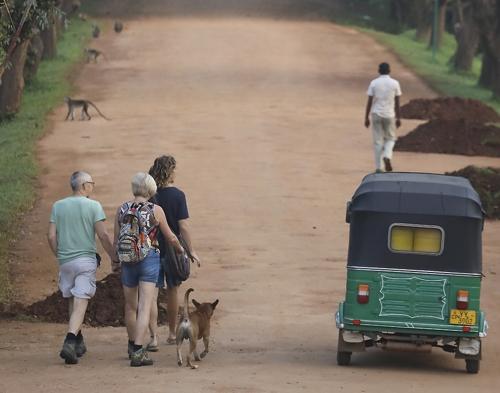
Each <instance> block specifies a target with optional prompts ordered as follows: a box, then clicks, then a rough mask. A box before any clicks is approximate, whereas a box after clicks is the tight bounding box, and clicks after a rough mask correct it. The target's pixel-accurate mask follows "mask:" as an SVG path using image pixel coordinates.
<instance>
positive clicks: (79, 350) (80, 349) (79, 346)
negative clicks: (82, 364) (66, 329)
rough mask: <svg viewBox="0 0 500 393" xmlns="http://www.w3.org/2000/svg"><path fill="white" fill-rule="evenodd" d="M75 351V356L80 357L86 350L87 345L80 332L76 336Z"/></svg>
mask: <svg viewBox="0 0 500 393" xmlns="http://www.w3.org/2000/svg"><path fill="white" fill-rule="evenodd" d="M75 352H76V356H77V357H79V358H81V357H82V356H83V355H84V354H85V352H87V346H86V345H85V341H83V336H82V334H81V333H79V334H78V336H76V344H75Z"/></svg>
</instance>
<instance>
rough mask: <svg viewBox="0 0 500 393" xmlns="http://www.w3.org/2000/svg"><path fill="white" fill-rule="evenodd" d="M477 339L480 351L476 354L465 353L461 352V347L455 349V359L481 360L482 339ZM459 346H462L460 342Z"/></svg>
mask: <svg viewBox="0 0 500 393" xmlns="http://www.w3.org/2000/svg"><path fill="white" fill-rule="evenodd" d="M475 340H477V341H478V342H479V352H478V353H477V354H476V355H472V354H464V353H462V352H460V350H459V349H457V350H456V351H455V359H465V360H467V359H472V360H481V359H482V355H481V354H482V343H481V339H479V338H475ZM459 348H460V344H459Z"/></svg>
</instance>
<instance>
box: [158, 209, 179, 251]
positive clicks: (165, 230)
mask: <svg viewBox="0 0 500 393" xmlns="http://www.w3.org/2000/svg"><path fill="white" fill-rule="evenodd" d="M154 215H155V218H156V219H157V220H158V223H159V225H160V230H161V233H162V234H163V237H164V238H165V240H166V241H168V242H169V243H170V244H171V245H172V246H173V247H174V248H175V250H176V251H177V252H183V251H184V249H183V248H182V246H181V243H180V242H179V239H177V236H175V234H174V233H173V232H172V230H171V229H170V227H169V226H168V223H167V218H166V217H165V212H164V211H163V209H162V208H161V207H160V206H158V205H155V207H154Z"/></svg>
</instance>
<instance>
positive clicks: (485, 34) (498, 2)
mask: <svg viewBox="0 0 500 393" xmlns="http://www.w3.org/2000/svg"><path fill="white" fill-rule="evenodd" d="M471 2H472V6H473V9H474V18H475V20H476V24H477V26H478V28H479V34H480V37H481V38H480V39H481V43H482V48H483V51H484V56H483V67H482V70H481V78H480V83H481V84H483V85H485V87H487V88H489V89H491V90H492V91H493V96H494V98H496V99H500V0H471Z"/></svg>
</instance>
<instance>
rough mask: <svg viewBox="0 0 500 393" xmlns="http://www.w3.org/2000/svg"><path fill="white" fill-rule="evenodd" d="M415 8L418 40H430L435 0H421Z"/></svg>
mask: <svg viewBox="0 0 500 393" xmlns="http://www.w3.org/2000/svg"><path fill="white" fill-rule="evenodd" d="M415 3H417V7H416V10H415V24H416V35H415V38H416V40H417V41H421V42H429V40H430V38H431V31H432V10H433V8H432V4H433V0H421V1H418V2H415Z"/></svg>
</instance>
